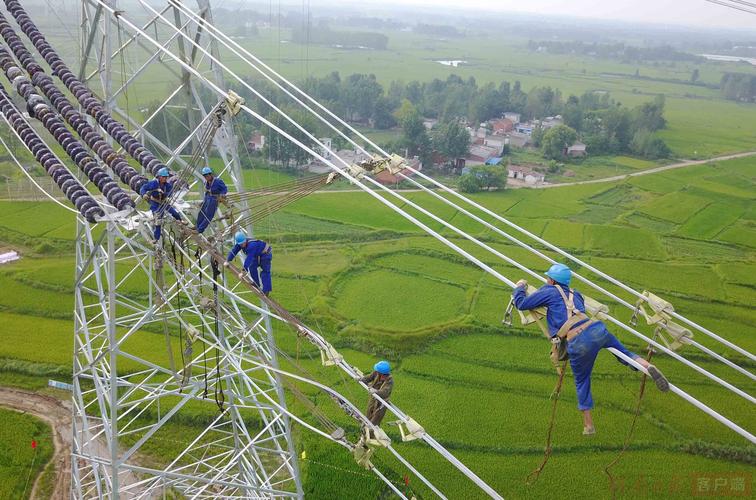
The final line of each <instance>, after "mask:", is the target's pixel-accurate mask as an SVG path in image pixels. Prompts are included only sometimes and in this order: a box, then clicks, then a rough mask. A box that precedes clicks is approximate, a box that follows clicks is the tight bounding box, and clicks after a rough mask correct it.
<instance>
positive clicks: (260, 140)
mask: <svg viewBox="0 0 756 500" xmlns="http://www.w3.org/2000/svg"><path fill="white" fill-rule="evenodd" d="M263 147H265V136H264V135H262V133H261V132H255V133H253V134H252V137H250V138H249V141H247V148H249V151H250V152H255V151H262V150H263Z"/></svg>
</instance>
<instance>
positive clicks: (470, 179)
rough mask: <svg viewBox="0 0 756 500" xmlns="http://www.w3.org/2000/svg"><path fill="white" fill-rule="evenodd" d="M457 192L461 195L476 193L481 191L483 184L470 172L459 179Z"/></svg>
mask: <svg viewBox="0 0 756 500" xmlns="http://www.w3.org/2000/svg"><path fill="white" fill-rule="evenodd" d="M458 186H459V190H460V191H462V192H463V193H478V192H480V191H481V190H482V189H483V182H482V181H481V180H480V178H479V177H478V176H477V175H475V173H473V172H472V171H470V172H467V173H466V174H464V175H462V176H461V177H460V178H459V184H458Z"/></svg>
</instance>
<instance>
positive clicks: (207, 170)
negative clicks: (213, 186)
mask: <svg viewBox="0 0 756 500" xmlns="http://www.w3.org/2000/svg"><path fill="white" fill-rule="evenodd" d="M212 173H213V169H212V168H210V167H205V168H203V169H202V175H208V174H212Z"/></svg>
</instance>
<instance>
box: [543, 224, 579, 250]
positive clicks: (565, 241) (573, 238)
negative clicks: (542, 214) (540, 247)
mask: <svg viewBox="0 0 756 500" xmlns="http://www.w3.org/2000/svg"><path fill="white" fill-rule="evenodd" d="M585 227H586V225H585V224H580V223H577V222H570V221H566V220H551V221H549V223H548V225H547V226H546V229H545V230H544V232H543V236H542V237H543V239H545V240H547V241H548V242H550V243H552V244H554V245H557V246H559V247H566V248H582V247H583V233H584V229H585Z"/></svg>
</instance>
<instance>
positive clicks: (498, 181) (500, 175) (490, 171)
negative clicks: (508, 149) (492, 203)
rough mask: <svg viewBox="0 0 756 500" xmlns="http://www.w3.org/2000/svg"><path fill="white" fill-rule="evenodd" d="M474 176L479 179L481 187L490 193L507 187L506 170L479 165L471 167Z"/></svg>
mask: <svg viewBox="0 0 756 500" xmlns="http://www.w3.org/2000/svg"><path fill="white" fill-rule="evenodd" d="M472 170H473V172H475V175H477V176H478V177H480V180H481V182H482V183H483V187H484V188H485V189H486V190H487V191H490V190H492V189H503V188H504V187H505V186H506V185H507V170H506V169H505V168H504V167H501V166H497V165H481V166H479V167H473V168H472Z"/></svg>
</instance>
